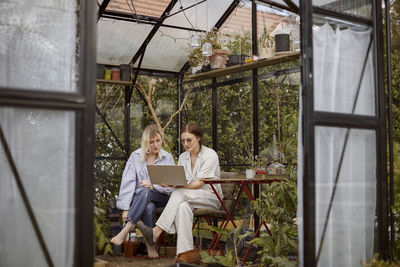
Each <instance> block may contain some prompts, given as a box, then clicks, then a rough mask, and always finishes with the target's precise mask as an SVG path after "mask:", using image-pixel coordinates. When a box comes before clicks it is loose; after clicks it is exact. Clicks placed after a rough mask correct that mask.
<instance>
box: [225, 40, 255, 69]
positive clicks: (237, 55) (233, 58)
mask: <svg viewBox="0 0 400 267" xmlns="http://www.w3.org/2000/svg"><path fill="white" fill-rule="evenodd" d="M227 47H228V49H229V50H230V51H231V55H229V60H228V64H227V65H228V66H233V65H237V64H243V63H244V62H245V59H246V57H249V56H250V52H249V51H251V36H250V32H246V33H245V34H241V35H240V34H236V35H235V36H231V38H230V39H229V42H228V44H227Z"/></svg>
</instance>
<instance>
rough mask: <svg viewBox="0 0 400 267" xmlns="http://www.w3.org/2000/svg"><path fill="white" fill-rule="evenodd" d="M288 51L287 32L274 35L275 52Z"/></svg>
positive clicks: (288, 40)
mask: <svg viewBox="0 0 400 267" xmlns="http://www.w3.org/2000/svg"><path fill="white" fill-rule="evenodd" d="M289 51H290V39H289V34H287V33H282V34H276V35H275V52H277V53H279V52H289Z"/></svg>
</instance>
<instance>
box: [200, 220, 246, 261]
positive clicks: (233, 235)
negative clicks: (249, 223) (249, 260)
mask: <svg viewBox="0 0 400 267" xmlns="http://www.w3.org/2000/svg"><path fill="white" fill-rule="evenodd" d="M241 230H242V227H241V226H239V227H237V228H236V229H234V230H232V231H229V230H228V229H222V228H218V227H215V226H211V231H214V232H216V233H217V234H221V235H222V236H223V237H225V238H226V239H227V240H228V239H229V240H230V241H232V243H233V247H234V251H232V250H231V249H229V248H228V249H227V251H226V253H225V256H212V255H208V253H206V252H204V251H201V252H200V256H201V261H202V262H203V263H207V264H210V263H219V264H221V265H223V266H236V264H237V263H239V262H240V259H239V255H238V252H237V247H238V244H239V242H240V241H241V240H243V239H244V238H246V237H247V236H249V235H252V234H253V233H252V232H247V233H245V234H240V233H241Z"/></svg>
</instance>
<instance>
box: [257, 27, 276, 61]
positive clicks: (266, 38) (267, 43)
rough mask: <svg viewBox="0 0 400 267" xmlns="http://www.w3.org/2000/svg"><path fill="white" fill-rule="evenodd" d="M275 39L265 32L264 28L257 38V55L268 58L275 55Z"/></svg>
mask: <svg viewBox="0 0 400 267" xmlns="http://www.w3.org/2000/svg"><path fill="white" fill-rule="evenodd" d="M274 46H275V39H274V38H273V36H271V35H270V34H268V33H267V31H266V29H265V28H264V33H263V35H262V36H261V38H260V40H259V55H260V58H269V57H273V56H275V49H274Z"/></svg>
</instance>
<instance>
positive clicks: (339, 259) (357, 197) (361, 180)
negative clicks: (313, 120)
mask: <svg viewBox="0 0 400 267" xmlns="http://www.w3.org/2000/svg"><path fill="white" fill-rule="evenodd" d="M347 134H348V139H347ZM343 147H344V148H345V149H344V156H343V161H342V162H341V163H340V159H341V155H342V151H343ZM339 168H340V173H339V175H338V177H339V178H338V180H337V181H338V182H337V185H336V193H335V195H334V198H333V201H332V209H331V212H330V216H329V219H328V224H327V228H326V231H325V238H324V242H323V244H322V250H321V256H320V260H319V264H318V266H359V265H360V262H361V261H362V262H366V261H367V260H368V259H370V258H371V257H372V255H373V244H374V218H375V206H376V133H375V131H373V130H358V129H351V130H348V129H346V128H333V127H316V129H315V182H316V184H315V186H316V190H315V194H316V199H315V201H316V250H317V251H316V253H318V250H319V249H320V247H321V238H322V235H323V231H324V224H325V222H326V218H327V214H328V207H329V204H330V201H331V196H332V192H333V190H334V187H335V179H336V176H337V173H338V169H339Z"/></svg>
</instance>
